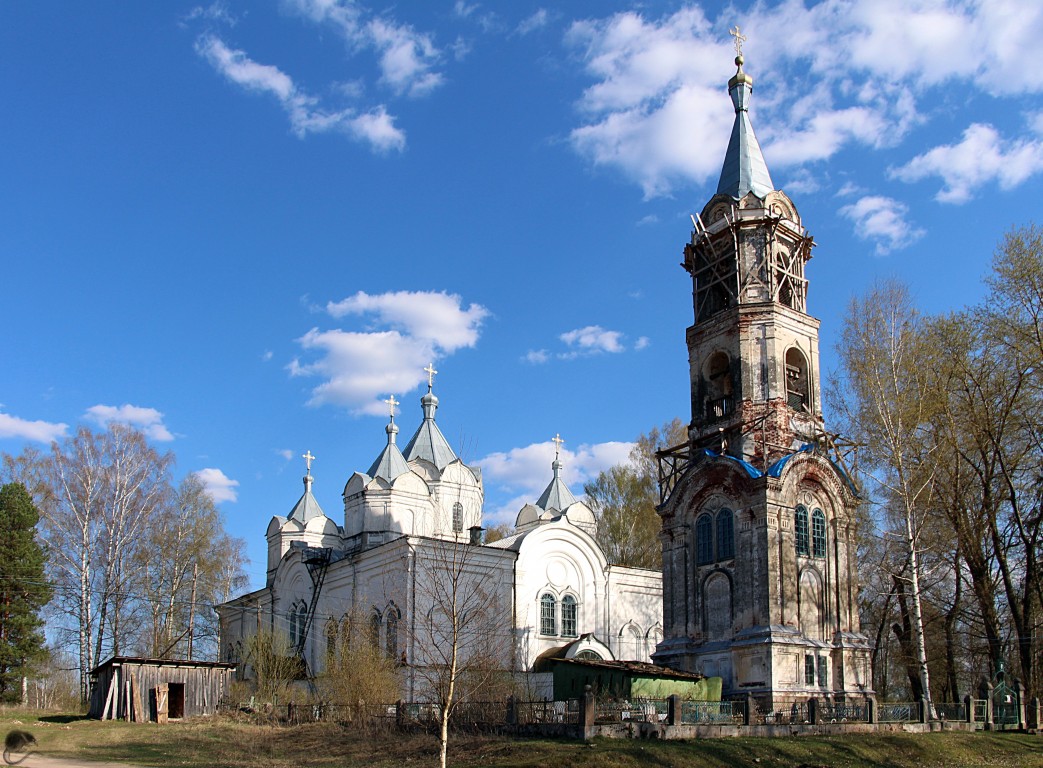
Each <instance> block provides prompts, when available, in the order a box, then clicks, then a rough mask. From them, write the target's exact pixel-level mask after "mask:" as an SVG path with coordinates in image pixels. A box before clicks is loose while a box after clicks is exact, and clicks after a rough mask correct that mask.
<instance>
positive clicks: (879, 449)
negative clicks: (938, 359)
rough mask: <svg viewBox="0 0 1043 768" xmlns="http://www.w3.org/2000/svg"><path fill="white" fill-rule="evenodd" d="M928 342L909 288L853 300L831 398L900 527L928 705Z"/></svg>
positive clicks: (887, 285) (888, 288) (889, 518)
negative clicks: (924, 555)
mask: <svg viewBox="0 0 1043 768" xmlns="http://www.w3.org/2000/svg"><path fill="white" fill-rule="evenodd" d="M923 339H924V334H923V329H922V321H921V319H920V317H919V315H918V313H917V311H916V309H915V308H914V306H913V304H912V300H911V298H910V296H909V292H908V290H907V289H906V288H905V286H904V285H902V284H900V283H898V282H894V281H889V282H883V283H879V284H877V285H876V286H874V287H873V288H872V289H871V290H870V291H869V292H868V293H867V294H866V295H865V296H863V297H859V298H855V299H852V301H851V304H850V305H849V307H848V312H847V316H846V318H845V321H844V326H843V332H842V335H841V340H840V342H839V343H838V345H837V353H838V355H839V357H840V360H841V367H842V379H841V381H840V382H838V383H837V384H836V389H835V390H834V395H833V400H834V403H835V404H836V405H838V406H839V407H840V410H841V412H842V414H843V418H844V420H845V421H846V422H847V424H846V426H847V428H848V430H849V433H850V434H852V436H853V437H854V438H855V439H856V441H857V442H858V443H859V444H860V446H862V450H861V452H860V459H861V469H862V471H863V472H864V473H865V474H866V475H867V476H868V477H869V478H870V479H871V481H872V482H873V484H874V485H875V488H874V491H875V496H874V498H875V499H876V501H877V502H878V503H879V507H878V509H879V511H880V513H881V515H882V516H883V518H884V519H885V521H886V522H887V523H889V524H891V525H893V526H894V528H895V530H892V531H886V534H887V535H888V536H890V537H893V538H894V539H896V540H897V541H898V542H899V544H900V547H901V549H902V558H901V563H902V565H901V567H900V568H899V569H898V570H897V572H896V573H895V574H894V576H895V578H897V579H901V580H902V581H903V590H902V592H903V593H904V595H903V599H905V600H907V601H908V621H909V630H908V631H909V640H908V644H909V646H910V647H911V649H912V651H913V654H914V664H915V668H916V677H917V678H918V680H919V683H920V685H919V687H920V689H921V690H922V692H923V696H924V697H925V698H926V699H927V701H928V702H930V700H931V687H930V673H929V671H928V667H927V650H926V642H925V637H924V614H923V602H922V600H923V597H922V595H923V591H922V588H921V583H920V582H921V579H922V576H923V574H922V571H921V562H920V559H921V550H920V546H921V533H922V530H923V526H924V521H925V518H926V516H927V514H928V512H929V511H930V509H931V504H932V498H931V494H932V492H933V488H934V479H935V475H936V472H937V453H936V451H934V446H933V443H932V442H931V440H930V434H929V430H928V428H927V427H928V425H929V423H930V419H931V417H932V415H933V410H932V409H933V408H934V407H935V405H936V403H935V400H934V398H933V397H932V395H933V394H934V390H933V389H932V381H931V375H932V372H931V364H930V362H929V357H930V355H929V349H928V347H927V346H926V345H925V344H924V343H923Z"/></svg>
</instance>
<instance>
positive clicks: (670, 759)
mask: <svg viewBox="0 0 1043 768" xmlns="http://www.w3.org/2000/svg"><path fill="white" fill-rule="evenodd" d="M15 728H18V729H21V730H27V731H29V732H30V733H32V734H33V735H34V736H35V737H36V738H37V741H38V742H39V751H40V753H42V754H44V755H52V756H55V757H66V758H72V759H79V760H91V759H93V760H103V761H112V762H128V763H133V764H137V765H143V766H171V765H180V766H188V767H189V768H195V767H197V766H198V768H204V767H205V768H246V767H247V766H249V767H250V768H257V767H260V768H291V767H294V768H297V767H300V768H309V767H311V766H315V767H322V768H325V767H326V766H329V767H330V768H332V767H333V766H352V765H360V766H361V765H365V766H389V767H390V766H401V765H408V766H421V765H433V764H435V763H437V753H438V744H437V741H436V739H435V738H434V737H433V736H431V735H429V734H425V733H417V734H402V733H397V732H392V733H379V734H376V735H366V734H360V733H359V732H358V731H356V730H355V729H352V728H349V727H346V726H340V725H332V724H314V725H304V726H298V727H294V728H289V727H283V726H272V725H262V724H257V723H252V722H247V721H243V720H239V719H234V718H226V717H216V718H209V719H200V720H193V721H186V722H183V723H172V724H168V725H162V726H160V725H155V724H151V723H149V724H140V725H139V724H130V723H123V722H111V721H108V722H104V723H101V722H98V721H96V720H88V719H86V718H84V717H81V716H75V715H54V714H47V713H29V712H12V711H6V712H2V713H0V729H2V730H3V732H4V733H5V734H6V733H7V732H8V731H10V730H12V729H15ZM449 759H450V764H451V765H454V766H461V767H462V768H463V767H466V768H473V767H477V766H497V767H500V768H528V767H530V766H533V767H535V766H547V767H548V768H556V767H558V766H560V767H561V768H571V766H580V767H585V766H589V768H629V767H630V766H662V767H663V768H674V767H676V768H682V766H683V767H684V768H725V767H726V766H727V767H728V768H731V767H732V766H756V767H757V768H801V767H803V768H819V766H830V768H832V767H834V766H835V767H836V768H847V767H848V766H850V767H851V768H855V767H856V766H857V767H858V768H862V767H866V768H913V766H918V767H919V766H925V767H926V768H964V767H965V766H966V767H968V768H970V767H973V768H990V767H991V766H997V767H999V766H1011V767H1012V768H1013V767H1014V766H1017V767H1018V768H1043V736H1032V735H1027V734H1014V733H974V734H971V733H932V734H923V735H919V734H882V735H875V734H874V735H859V734H854V735H850V736H835V737H828V738H827V737H811V736H798V737H789V738H777V739H753V738H733V739H702V740H697V741H687V742H663V741H631V740H622V739H621V740H607V739H599V740H596V741H594V742H593V743H591V744H583V743H582V742H577V741H558V740H552V739H510V738H505V737H498V736H468V735H460V736H457V737H455V738H454V739H453V740H452V741H451V742H450V745H449Z"/></svg>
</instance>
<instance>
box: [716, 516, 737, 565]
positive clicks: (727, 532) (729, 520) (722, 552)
mask: <svg viewBox="0 0 1043 768" xmlns="http://www.w3.org/2000/svg"><path fill="white" fill-rule="evenodd" d="M733 557H735V523H734V521H733V517H732V511H731V510H730V509H722V510H721V511H720V512H718V513H717V559H718V560H731V559H732V558H733Z"/></svg>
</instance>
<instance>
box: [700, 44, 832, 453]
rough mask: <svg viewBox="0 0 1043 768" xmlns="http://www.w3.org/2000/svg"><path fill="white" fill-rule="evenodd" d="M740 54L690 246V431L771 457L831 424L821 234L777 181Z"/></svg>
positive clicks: (729, 448)
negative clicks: (821, 329) (821, 341)
mask: <svg viewBox="0 0 1043 768" xmlns="http://www.w3.org/2000/svg"><path fill="white" fill-rule="evenodd" d="M737 42H741V41H737ZM735 63H736V66H737V69H738V71H737V72H736V73H735V76H734V77H732V78H731V80H730V81H729V82H728V91H729V94H730V95H731V99H732V103H733V104H734V105H735V124H734V127H733V129H732V135H731V140H730V141H729V144H728V153H727V155H726V156H725V160H724V167H723V169H722V170H721V178H720V182H719V183H718V185H717V193H716V194H715V195H714V196H713V197H712V198H710V201H709V202H708V203H707V204H706V206H705V207H704V208H703V210H702V212H701V213H699V214H696V215H695V216H693V217H692V221H693V223H694V224H695V229H694V230H693V231H692V236H691V240H690V242H689V243H688V244H687V245H686V246H685V249H684V262H683V266H684V268H685V270H687V272H688V273H689V274H690V275H691V276H692V299H693V305H694V310H695V322H694V323H693V324H692V326H691V327H689V328H688V332H687V342H688V360H689V369H690V374H691V394H692V403H691V406H692V421H691V424H690V425H689V435H690V436H691V440H692V445H693V447H695V448H710V449H713V450H715V451H718V452H722V453H728V454H730V455H733V456H736V457H737V458H741V459H743V460H744V461H747V462H749V463H750V464H752V465H753V466H755V467H759V468H762V469H763V468H766V467H767V466H768V465H769V464H770V463H772V462H773V461H775V460H776V459H778V458H779V457H781V456H783V455H785V454H787V453H790V452H791V451H792V450H794V448H796V447H799V446H800V445H801V444H803V443H805V442H809V441H811V440H812V439H813V437H814V435H815V433H816V432H817V431H819V430H820V429H821V427H820V424H821V421H822V406H821V396H820V393H819V386H818V368H819V353H818V326H819V321H818V320H816V319H815V318H813V317H812V316H811V315H809V314H808V313H807V299H808V280H807V278H806V277H805V274H804V266H805V264H806V263H807V261H808V260H809V259H810V258H811V249H812V247H813V246H814V241H813V239H812V237H811V235H810V234H808V231H807V230H806V229H805V228H804V226H803V224H802V223H801V220H800V214H798V213H797V208H796V206H795V205H794V204H793V201H792V200H790V199H789V197H788V196H787V195H786V194H785V193H784V192H781V191H779V190H776V189H775V186H774V184H773V183H772V180H771V175H770V174H769V173H768V168H767V165H765V162H764V157H763V155H762V154H761V149H760V145H759V144H758V142H757V137H756V136H755V135H754V132H753V125H752V124H751V123H750V117H749V111H748V110H749V103H750V95H751V93H752V91H753V78H751V77H750V76H749V75H748V74H746V73H745V72H743V69H742V65H743V57H742V55H741V54H740V55H738V56H736V58H735Z"/></svg>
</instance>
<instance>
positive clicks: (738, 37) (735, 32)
mask: <svg viewBox="0 0 1043 768" xmlns="http://www.w3.org/2000/svg"><path fill="white" fill-rule="evenodd" d="M728 34H729V35H731V36H732V37H734V38H735V55H736V56H742V44H743V43H745V42H746V35H744V34H741V31H740V29H739V25H738V24H736V25H735V27H733V28H732V29H730V30H728Z"/></svg>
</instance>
